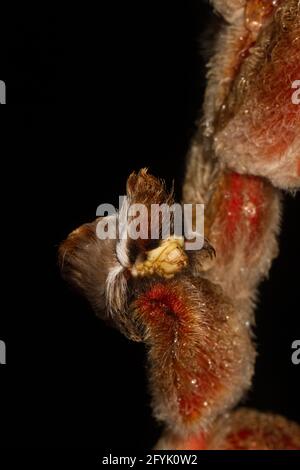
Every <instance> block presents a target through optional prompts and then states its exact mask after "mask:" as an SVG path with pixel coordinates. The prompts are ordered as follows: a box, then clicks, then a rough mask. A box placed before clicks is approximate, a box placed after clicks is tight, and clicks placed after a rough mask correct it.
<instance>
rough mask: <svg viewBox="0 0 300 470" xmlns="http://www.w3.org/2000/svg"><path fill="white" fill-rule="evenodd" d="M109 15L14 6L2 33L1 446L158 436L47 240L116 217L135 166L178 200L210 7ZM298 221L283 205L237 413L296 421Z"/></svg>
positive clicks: (121, 360) (143, 440) (139, 382)
mask: <svg viewBox="0 0 300 470" xmlns="http://www.w3.org/2000/svg"><path fill="white" fill-rule="evenodd" d="M97 3H98V2H97ZM120 3H121V2H120ZM162 4H163V5H162ZM122 5H123V6H121V5H120V4H117V3H116V2H111V4H110V7H108V6H107V4H106V2H101V4H100V6H99V5H98V7H99V9H97V7H96V6H94V4H91V5H86V6H83V5H81V6H80V8H79V7H76V6H72V8H71V7H70V9H69V10H68V11H62V8H61V7H58V6H54V5H52V7H51V8H50V7H49V9H48V10H46V9H43V10H40V11H39V10H36V9H32V10H30V9H28V8H26V10H25V9H23V10H20V9H17V10H16V11H15V12H13V13H12V14H10V16H9V21H8V22H7V25H6V26H7V27H6V28H4V29H3V30H2V34H3V41H5V50H6V53H7V56H5V57H4V58H3V60H2V65H1V76H0V79H2V80H3V79H4V80H5V81H6V84H7V98H8V103H9V104H19V105H25V106H19V107H8V108H7V107H6V108H5V110H7V111H5V112H6V118H5V120H6V122H7V123H8V126H7V127H8V129H7V131H5V132H3V142H4V138H5V137H7V141H8V142H7V143H8V146H7V147H6V148H4V145H3V148H2V152H1V153H2V162H1V168H2V171H1V176H2V185H1V188H2V221H3V230H2V235H3V237H4V241H3V243H2V259H3V266H4V261H7V263H6V267H5V270H4V267H3V272H2V274H4V277H2V286H3V287H2V297H3V302H2V307H1V315H0V319H1V323H0V339H2V340H5V341H6V345H7V363H8V364H7V366H5V367H1V375H0V380H1V383H0V403H1V421H0V425H1V431H2V434H3V436H2V437H1V443H4V445H9V446H19V447H20V446H23V447H29V446H31V447H53V446H57V447H80V446H81V447H92V446H95V445H97V446H100V447H102V448H107V449H108V448H120V447H122V448H135V449H140V450H143V449H146V448H150V447H151V446H153V445H154V443H155V441H156V440H157V438H158V436H159V434H160V431H161V430H160V428H159V426H158V425H157V424H156V423H155V422H154V420H153V419H152V417H151V410H150V407H149V396H148V393H147V382H146V373H145V351H144V348H143V346H142V345H140V344H134V343H130V342H128V341H127V340H126V339H125V338H123V337H122V336H121V335H120V334H119V333H118V332H116V331H113V330H111V329H109V328H108V327H106V326H105V325H104V324H102V323H101V322H100V321H99V320H97V319H96V318H95V317H94V315H93V313H92V312H91V310H90V308H89V306H88V305H87V304H86V303H85V301H84V300H83V299H81V298H79V297H77V296H75V295H74V293H72V292H70V291H69V290H68V288H67V286H66V285H65V284H64V283H63V281H61V279H60V275H59V272H58V269H57V265H56V252H57V246H58V244H59V242H60V241H61V240H62V239H64V238H65V237H66V235H67V234H68V233H69V232H70V231H71V230H72V229H74V228H75V227H77V226H79V225H80V224H82V223H84V222H86V221H89V220H92V219H93V218H94V215H95V211H96V207H97V206H98V205H99V204H100V203H102V202H109V203H113V204H115V205H117V203H118V195H122V194H124V188H125V182H126V178H127V175H128V174H129V173H130V172H131V171H132V170H138V169H139V168H141V167H144V166H147V167H149V168H150V170H151V172H152V173H154V174H155V175H159V176H160V177H163V178H165V179H166V181H167V183H168V184H169V185H170V184H171V183H172V181H173V179H174V180H175V189H176V195H177V198H178V200H179V199H180V188H181V184H182V177H183V172H184V157H185V154H186V152H187V150H188V145H189V142H190V139H191V137H192V135H193V133H194V131H195V128H196V127H195V121H196V119H197V117H198V114H199V109H200V107H201V102H202V98H203V90H204V86H205V79H204V74H205V67H204V64H205V61H206V59H205V57H203V55H201V53H200V52H201V50H202V49H205V46H204V41H203V39H201V37H202V36H201V34H203V31H204V30H205V28H206V26H207V23H208V22H209V20H210V17H211V14H210V10H209V8H208V6H207V5H206V4H205V3H202V2H201V1H200V0H192V1H188V0H187V1H182V2H178V3H176V2H140V6H137V5H134V6H133V4H132V5H131V6H129V5H128V4H127V2H126V5H124V4H123V3H122ZM141 5H142V6H141ZM77 8H78V9H77ZM26 105H30V106H26ZM31 105H41V106H31ZM4 134H5V135H4ZM299 208H300V198H299V196H297V197H291V196H287V197H285V212H284V217H283V223H282V229H283V230H282V235H281V252H280V256H279V258H278V259H277V260H276V261H275V263H274V265H273V268H272V271H271V274H270V279H269V280H268V281H266V282H264V283H263V285H262V287H261V290H260V292H261V295H260V302H259V305H258V308H257V329H256V335H257V344H258V351H259V357H258V361H257V371H256V376H255V380H254V385H253V389H252V390H251V391H250V392H249V395H248V398H247V400H246V403H247V405H249V406H254V407H257V408H259V409H262V410H272V411H274V412H276V413H280V414H283V415H285V416H287V417H289V418H291V419H294V420H296V421H298V422H300V403H299V375H300V366H294V365H292V362H291V354H292V350H291V344H292V342H293V341H294V340H295V339H299V337H300V311H299V310H300V309H299V301H300V298H299V277H298V272H299V269H298V264H299V261H300V260H299V243H298V242H299Z"/></svg>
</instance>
